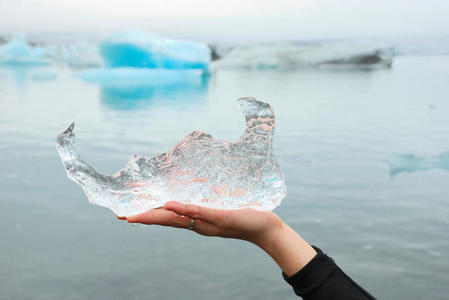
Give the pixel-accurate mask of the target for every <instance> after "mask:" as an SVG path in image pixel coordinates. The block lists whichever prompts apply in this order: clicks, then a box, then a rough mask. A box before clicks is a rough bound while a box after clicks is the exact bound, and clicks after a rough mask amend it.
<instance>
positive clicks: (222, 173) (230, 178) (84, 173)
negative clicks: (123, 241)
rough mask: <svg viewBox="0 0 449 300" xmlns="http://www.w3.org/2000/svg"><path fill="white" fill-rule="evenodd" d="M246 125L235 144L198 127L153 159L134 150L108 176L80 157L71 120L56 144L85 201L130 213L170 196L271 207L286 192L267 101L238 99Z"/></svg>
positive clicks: (226, 206)
mask: <svg viewBox="0 0 449 300" xmlns="http://www.w3.org/2000/svg"><path fill="white" fill-rule="evenodd" d="M238 103H239V106H240V108H241V110H242V111H243V113H244V115H245V118H246V125H247V127H246V130H245V132H244V133H243V134H242V136H241V137H240V139H239V140H238V141H237V142H235V143H230V142H226V141H221V140H216V139H214V138H212V136H211V135H209V134H207V133H203V132H200V131H194V132H192V133H190V134H188V135H187V136H186V137H185V138H184V139H183V140H181V141H180V142H179V143H178V144H176V145H175V146H174V147H172V148H171V149H170V150H169V151H168V152H167V153H162V154H160V155H158V156H155V157H153V158H145V157H140V156H137V155H133V156H132V157H131V159H130V160H129V162H128V164H127V165H126V166H125V167H124V168H123V169H122V170H120V171H119V172H118V173H116V174H115V175H113V176H106V175H102V174H100V173H98V172H97V171H95V169H94V168H92V167H91V166H89V165H88V164H86V163H85V162H84V161H82V160H81V159H80V156H79V155H78V153H77V152H76V150H75V147H74V143H75V134H74V132H73V129H74V124H73V123H72V125H70V127H69V128H68V129H67V130H66V131H64V132H63V133H62V134H60V135H58V137H57V143H56V148H57V150H58V152H59V155H60V157H61V160H62V163H63V165H64V167H65V170H66V172H67V175H68V177H69V178H70V179H72V180H73V181H75V182H76V183H78V184H79V185H80V186H81V187H82V188H83V190H84V192H85V193H86V196H87V198H88V199H89V202H91V203H93V204H97V205H100V206H104V207H107V208H109V209H111V210H112V211H113V212H114V213H115V214H116V215H118V216H130V215H134V214H137V213H141V212H144V211H146V210H149V209H152V208H156V207H161V206H163V205H164V203H166V202H168V201H170V200H175V201H180V202H183V203H191V204H196V205H201V206H207V207H213V208H222V209H236V208H244V207H252V208H256V209H260V210H272V209H274V208H275V207H277V206H278V205H279V204H280V203H281V200H282V199H283V198H284V197H285V196H286V193H287V190H286V186H285V182H284V179H283V175H282V171H281V169H280V167H279V165H278V163H277V161H276V159H275V156H274V153H273V147H272V141H273V135H274V128H275V120H274V113H273V109H272V108H271V106H270V105H269V104H268V103H264V102H260V101H257V100H255V99H254V98H241V99H239V100H238Z"/></svg>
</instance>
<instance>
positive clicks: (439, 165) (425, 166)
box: [387, 151, 449, 176]
mask: <svg viewBox="0 0 449 300" xmlns="http://www.w3.org/2000/svg"><path fill="white" fill-rule="evenodd" d="M387 163H388V164H389V165H390V174H391V176H394V175H396V174H399V173H402V172H417V171H426V170H432V169H442V170H446V171H449V151H448V152H443V153H441V154H440V155H438V156H435V157H417V156H415V155H413V154H399V155H395V156H393V157H391V158H390V159H389V160H388V162H387Z"/></svg>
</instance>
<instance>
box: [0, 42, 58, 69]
mask: <svg viewBox="0 0 449 300" xmlns="http://www.w3.org/2000/svg"><path fill="white" fill-rule="evenodd" d="M50 63H51V61H50V60H49V59H48V58H47V50H46V49H45V48H43V47H39V46H34V47H33V46H31V45H29V44H28V43H27V41H26V38H25V36H24V35H17V36H15V37H14V38H13V39H12V40H10V41H9V42H8V43H7V44H4V45H1V46H0V65H9V66H23V65H26V66H42V65H49V64H50Z"/></svg>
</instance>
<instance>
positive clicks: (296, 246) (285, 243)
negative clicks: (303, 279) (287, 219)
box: [256, 219, 317, 276]
mask: <svg viewBox="0 0 449 300" xmlns="http://www.w3.org/2000/svg"><path fill="white" fill-rule="evenodd" d="M256 244H257V245H258V246H259V247H260V248H262V249H263V250H264V251H265V252H267V253H268V254H269V255H270V256H271V257H272V258H273V260H274V261H275V262H276V263H277V264H278V266H279V267H280V268H281V269H282V271H284V273H285V274H286V275H287V276H291V275H293V274H295V273H296V272H298V271H299V270H300V269H302V268H303V267H304V266H305V265H306V264H307V263H309V262H310V261H311V260H312V259H313V258H314V257H315V255H316V254H317V252H316V251H315V249H313V248H312V246H310V245H309V244H308V243H307V242H306V241H305V240H304V239H303V238H302V237H301V236H300V235H299V234H297V233H296V232H295V231H294V230H293V229H291V228H290V227H289V226H288V225H287V224H285V223H284V222H283V221H282V220H280V219H279V223H278V224H277V225H276V228H274V229H273V230H272V231H270V233H269V234H268V237H267V238H264V239H263V240H262V241H260V242H257V243H256Z"/></svg>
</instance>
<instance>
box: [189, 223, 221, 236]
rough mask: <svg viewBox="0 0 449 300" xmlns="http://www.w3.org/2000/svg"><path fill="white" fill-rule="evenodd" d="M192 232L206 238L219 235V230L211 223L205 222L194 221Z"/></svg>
mask: <svg viewBox="0 0 449 300" xmlns="http://www.w3.org/2000/svg"><path fill="white" fill-rule="evenodd" d="M192 231H195V232H196V233H198V234H201V235H206V236H218V235H220V234H219V233H220V232H219V230H218V229H217V227H215V226H214V225H212V224H211V223H208V222H206V221H203V220H200V219H196V220H195V224H194V226H193V228H192Z"/></svg>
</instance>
